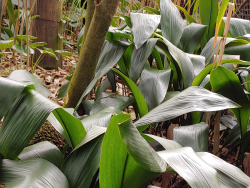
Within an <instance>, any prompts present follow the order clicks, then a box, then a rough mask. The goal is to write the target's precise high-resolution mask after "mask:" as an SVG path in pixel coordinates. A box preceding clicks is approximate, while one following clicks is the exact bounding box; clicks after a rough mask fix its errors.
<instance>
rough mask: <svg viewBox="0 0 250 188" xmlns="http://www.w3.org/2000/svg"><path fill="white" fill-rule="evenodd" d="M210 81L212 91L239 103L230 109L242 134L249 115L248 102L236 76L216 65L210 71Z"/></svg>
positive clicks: (249, 107) (244, 131)
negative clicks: (235, 107)
mask: <svg viewBox="0 0 250 188" xmlns="http://www.w3.org/2000/svg"><path fill="white" fill-rule="evenodd" d="M210 82H211V85H212V87H213V90H214V92H216V93H219V94H221V95H223V96H225V97H227V98H229V99H231V100H233V101H234V102H236V103H238V104H239V105H241V108H239V109H231V111H232V112H233V113H234V115H235V116H236V117H237V119H238V122H239V124H240V125H241V131H242V135H244V134H245V133H246V131H247V124H248V121H249V116H250V103H249V101H248V98H247V96H246V94H245V93H244V90H243V88H242V86H241V83H240V81H239V78H238V76H236V75H235V73H234V72H231V71H228V70H227V69H226V68H224V67H221V66H219V67H217V68H216V69H215V70H213V71H212V72H211V77H210Z"/></svg>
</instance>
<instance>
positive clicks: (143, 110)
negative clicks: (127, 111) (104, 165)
mask: <svg viewBox="0 0 250 188" xmlns="http://www.w3.org/2000/svg"><path fill="white" fill-rule="evenodd" d="M112 70H113V71H114V72H116V73H117V74H118V75H119V77H120V78H122V79H123V80H124V81H125V82H126V85H127V86H128V87H129V88H130V90H131V91H132V93H133V95H134V98H135V100H136V103H137V105H138V110H139V114H140V116H141V117H143V116H144V115H145V114H147V113H148V106H147V103H146V101H145V99H144V97H143V95H142V94H141V92H140V90H139V89H138V87H137V86H136V85H135V83H134V82H133V81H132V80H130V79H129V78H128V77H126V76H125V75H124V74H122V73H121V72H120V71H118V70H116V69H112ZM146 128H147V126H144V127H141V128H140V129H139V130H140V131H143V130H144V129H146Z"/></svg>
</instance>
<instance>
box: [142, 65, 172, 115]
mask: <svg viewBox="0 0 250 188" xmlns="http://www.w3.org/2000/svg"><path fill="white" fill-rule="evenodd" d="M170 77H171V69H169V70H156V69H152V68H150V67H147V68H145V69H144V70H143V71H142V75H141V81H140V82H139V86H138V88H139V89H140V91H141V93H142V95H143V96H144V98H145V101H146V103H147V105H148V109H149V111H150V110H152V109H153V108H155V107H156V106H158V105H159V104H160V103H161V102H162V101H163V99H164V97H165V95H166V93H167V90H168V85H169V82H170Z"/></svg>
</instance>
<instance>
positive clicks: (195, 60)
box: [187, 54, 205, 76]
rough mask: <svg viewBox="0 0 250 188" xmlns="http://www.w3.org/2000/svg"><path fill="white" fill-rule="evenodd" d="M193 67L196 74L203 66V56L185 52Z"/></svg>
mask: <svg viewBox="0 0 250 188" xmlns="http://www.w3.org/2000/svg"><path fill="white" fill-rule="evenodd" d="M187 56H188V57H189V59H190V60H191V62H192V64H193V67H194V75H195V76H197V75H198V74H199V73H200V72H201V71H202V70H204V68H205V57H204V56H201V55H194V54H187Z"/></svg>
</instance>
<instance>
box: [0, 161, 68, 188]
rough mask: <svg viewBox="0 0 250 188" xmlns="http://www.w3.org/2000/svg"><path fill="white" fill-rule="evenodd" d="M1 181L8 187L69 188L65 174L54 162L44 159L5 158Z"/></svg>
mask: <svg viewBox="0 0 250 188" xmlns="http://www.w3.org/2000/svg"><path fill="white" fill-rule="evenodd" d="M0 172H1V176H0V182H1V184H3V185H4V186H5V187H6V188H8V187H9V188H10V187H16V188H24V187H36V188H44V187H46V188H56V187H60V188H69V183H68V180H67V179H66V177H65V175H64V174H63V173H62V172H61V171H60V170H59V169H58V168H57V167H56V166H55V165H53V164H52V163H50V162H48V161H46V160H44V159H39V158H37V159H26V160H20V161H12V160H8V159H4V160H3V161H2V162H1V163H0Z"/></svg>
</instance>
